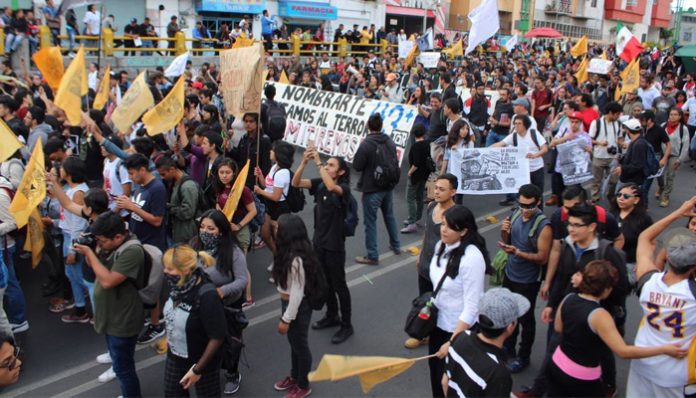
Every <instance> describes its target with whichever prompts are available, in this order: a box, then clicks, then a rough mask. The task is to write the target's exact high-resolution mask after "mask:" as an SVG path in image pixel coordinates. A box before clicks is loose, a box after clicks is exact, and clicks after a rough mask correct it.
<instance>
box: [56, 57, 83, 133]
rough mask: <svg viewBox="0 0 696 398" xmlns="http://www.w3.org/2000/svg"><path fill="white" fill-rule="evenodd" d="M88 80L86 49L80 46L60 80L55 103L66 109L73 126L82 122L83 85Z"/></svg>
mask: <svg viewBox="0 0 696 398" xmlns="http://www.w3.org/2000/svg"><path fill="white" fill-rule="evenodd" d="M86 82H87V73H86V71H85V51H84V50H83V49H82V47H80V50H79V51H78V52H77V55H76V56H75V58H74V59H73V60H72V62H70V66H68V70H67V71H65V74H64V75H63V78H62V79H61V81H60V86H59V87H58V92H57V93H56V99H55V101H53V102H55V104H56V106H57V107H59V108H60V109H62V110H63V111H65V115H66V116H67V118H68V121H69V122H70V124H72V125H73V126H77V125H78V124H80V119H81V118H82V95H84V94H87V92H86V91H85V92H84V93H83V88H84V87H83V85H84V83H86Z"/></svg>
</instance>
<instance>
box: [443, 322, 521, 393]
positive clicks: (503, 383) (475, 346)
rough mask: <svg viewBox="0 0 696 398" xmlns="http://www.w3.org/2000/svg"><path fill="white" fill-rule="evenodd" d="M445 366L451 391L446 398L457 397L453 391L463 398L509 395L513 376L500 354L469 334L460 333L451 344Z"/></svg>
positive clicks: (496, 349)
mask: <svg viewBox="0 0 696 398" xmlns="http://www.w3.org/2000/svg"><path fill="white" fill-rule="evenodd" d="M445 366H446V369H447V374H448V376H449V382H448V384H449V387H450V390H452V391H451V393H450V394H448V395H449V396H456V395H457V393H456V392H455V391H454V390H456V391H458V392H461V394H462V396H465V397H507V396H509V395H510V391H511V390H512V376H511V375H510V371H509V370H508V369H507V367H506V366H505V354H504V353H503V350H501V349H500V348H498V347H496V346H494V345H491V344H488V343H485V342H484V341H482V340H481V339H480V338H479V337H478V336H476V335H472V334H471V332H469V331H466V332H464V333H461V334H460V335H458V336H457V338H456V339H455V340H454V342H452V346H451V347H450V349H449V352H448V353H447V358H446V359H445ZM481 381H483V383H481ZM482 385H484V386H485V387H482Z"/></svg>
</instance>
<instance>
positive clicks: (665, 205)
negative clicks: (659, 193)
mask: <svg viewBox="0 0 696 398" xmlns="http://www.w3.org/2000/svg"><path fill="white" fill-rule="evenodd" d="M667 206H669V199H663V200H661V201H660V207H667Z"/></svg>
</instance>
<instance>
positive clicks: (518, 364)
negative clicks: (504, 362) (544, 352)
mask: <svg viewBox="0 0 696 398" xmlns="http://www.w3.org/2000/svg"><path fill="white" fill-rule="evenodd" d="M528 366H529V358H522V357H517V358H515V359H513V360H512V361H510V363H508V369H509V370H510V373H512V374H515V373H520V372H521V371H523V370H525V369H527V367H528Z"/></svg>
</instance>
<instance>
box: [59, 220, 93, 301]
mask: <svg viewBox="0 0 696 398" xmlns="http://www.w3.org/2000/svg"><path fill="white" fill-rule="evenodd" d="M71 251H72V237H71V236H70V234H68V233H66V232H63V256H64V258H67V257H68V253H70V252H71ZM75 258H76V261H75V264H68V263H67V261H66V263H65V276H67V277H68V280H69V281H70V287H71V288H72V292H73V299H74V300H75V306H76V307H80V308H84V307H85V292H86V291H88V289H87V285H85V284H84V279H83V278H82V262H83V261H84V258H83V257H82V256H81V255H79V254H76V255H75Z"/></svg>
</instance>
